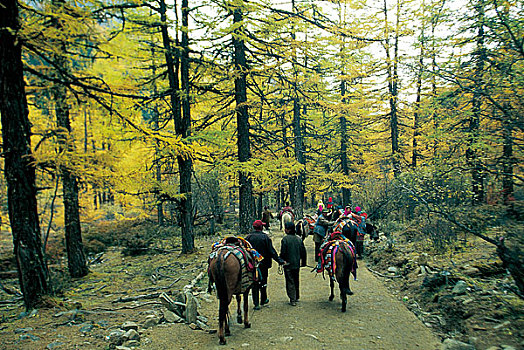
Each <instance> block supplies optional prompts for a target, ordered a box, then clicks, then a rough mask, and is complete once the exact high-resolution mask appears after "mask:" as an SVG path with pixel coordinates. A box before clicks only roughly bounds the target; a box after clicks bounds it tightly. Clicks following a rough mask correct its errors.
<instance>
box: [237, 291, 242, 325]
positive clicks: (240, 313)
mask: <svg viewBox="0 0 524 350" xmlns="http://www.w3.org/2000/svg"><path fill="white" fill-rule="evenodd" d="M236 298H237V323H242V310H240V303H241V302H242V295H241V294H237V295H236Z"/></svg>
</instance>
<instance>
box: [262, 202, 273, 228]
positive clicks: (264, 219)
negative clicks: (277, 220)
mask: <svg viewBox="0 0 524 350" xmlns="http://www.w3.org/2000/svg"><path fill="white" fill-rule="evenodd" d="M271 219H273V214H272V213H271V212H270V211H269V208H268V207H267V205H266V206H265V207H264V211H263V212H262V222H263V223H264V224H265V225H266V229H268V230H269V227H270V226H271V225H270V223H269V222H270V221H271Z"/></svg>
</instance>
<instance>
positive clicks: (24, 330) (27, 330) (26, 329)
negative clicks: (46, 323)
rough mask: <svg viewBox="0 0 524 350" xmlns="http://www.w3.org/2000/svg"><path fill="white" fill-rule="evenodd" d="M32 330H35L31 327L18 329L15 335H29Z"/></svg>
mask: <svg viewBox="0 0 524 350" xmlns="http://www.w3.org/2000/svg"><path fill="white" fill-rule="evenodd" d="M32 330H33V328H31V327H27V328H17V329H15V334H20V333H27V332H31V331H32Z"/></svg>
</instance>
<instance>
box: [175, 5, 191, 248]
mask: <svg viewBox="0 0 524 350" xmlns="http://www.w3.org/2000/svg"><path fill="white" fill-rule="evenodd" d="M188 30H189V4H188V0H182V43H181V44H182V45H181V46H182V48H181V55H180V80H181V82H182V94H181V95H182V120H181V123H180V130H177V134H178V135H180V136H182V139H183V140H187V138H188V137H189V136H191V101H190V100H189V98H190V95H189V90H190V86H189V33H188ZM177 160H178V168H179V169H180V194H182V195H183V197H182V199H181V203H180V207H181V208H182V253H190V252H192V251H193V250H194V249H195V238H194V233H193V195H192V192H191V176H192V175H193V160H192V159H191V158H190V157H185V158H184V157H180V156H179V157H178V158H177Z"/></svg>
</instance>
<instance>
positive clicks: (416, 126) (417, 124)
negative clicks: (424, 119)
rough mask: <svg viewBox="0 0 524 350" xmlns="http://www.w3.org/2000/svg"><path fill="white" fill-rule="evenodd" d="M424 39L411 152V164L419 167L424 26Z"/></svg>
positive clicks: (421, 45) (419, 65)
mask: <svg viewBox="0 0 524 350" xmlns="http://www.w3.org/2000/svg"><path fill="white" fill-rule="evenodd" d="M421 37H422V40H421V43H420V56H419V61H418V72H417V98H416V101H415V112H414V113H413V143H412V145H413V150H412V154H411V166H412V167H413V168H416V167H417V160H418V138H419V136H420V110H421V108H420V102H421V99H422V71H423V69H424V45H425V39H424V28H422V34H421Z"/></svg>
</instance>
